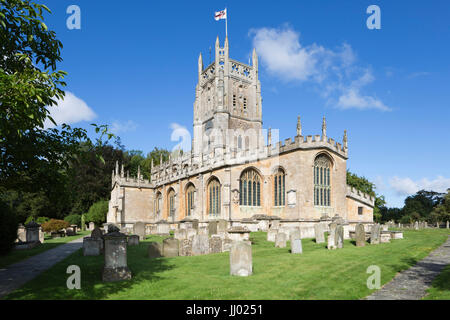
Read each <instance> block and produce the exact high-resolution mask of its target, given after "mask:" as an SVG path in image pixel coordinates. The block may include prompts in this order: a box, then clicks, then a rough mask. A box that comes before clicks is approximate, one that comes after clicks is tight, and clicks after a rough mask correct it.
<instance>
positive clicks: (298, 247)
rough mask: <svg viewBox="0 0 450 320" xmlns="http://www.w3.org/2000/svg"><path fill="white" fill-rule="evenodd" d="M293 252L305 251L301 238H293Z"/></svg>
mask: <svg viewBox="0 0 450 320" xmlns="http://www.w3.org/2000/svg"><path fill="white" fill-rule="evenodd" d="M291 253H303V249H302V240H301V239H298V238H291Z"/></svg>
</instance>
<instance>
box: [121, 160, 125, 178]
mask: <svg viewBox="0 0 450 320" xmlns="http://www.w3.org/2000/svg"><path fill="white" fill-rule="evenodd" d="M124 175H125V170H124V166H123V163H122V167H121V168H120V177H121V178H123V177H124Z"/></svg>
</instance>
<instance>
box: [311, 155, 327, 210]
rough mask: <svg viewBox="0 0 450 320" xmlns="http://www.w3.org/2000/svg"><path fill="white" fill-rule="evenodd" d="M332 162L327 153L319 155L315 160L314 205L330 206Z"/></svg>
mask: <svg viewBox="0 0 450 320" xmlns="http://www.w3.org/2000/svg"><path fill="white" fill-rule="evenodd" d="M330 171H331V162H330V159H329V158H328V157H327V156H325V155H319V156H318V157H317V158H316V160H315V161H314V205H315V206H325V207H329V206H330V203H331V201H330V194H331V179H330Z"/></svg>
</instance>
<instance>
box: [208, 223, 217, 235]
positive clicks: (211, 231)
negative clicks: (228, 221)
mask: <svg viewBox="0 0 450 320" xmlns="http://www.w3.org/2000/svg"><path fill="white" fill-rule="evenodd" d="M208 234H209V235H210V236H212V235H213V234H217V221H210V222H209V223H208Z"/></svg>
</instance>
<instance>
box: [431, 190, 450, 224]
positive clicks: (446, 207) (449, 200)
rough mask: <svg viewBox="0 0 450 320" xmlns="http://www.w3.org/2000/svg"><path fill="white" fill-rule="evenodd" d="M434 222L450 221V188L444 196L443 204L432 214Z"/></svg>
mask: <svg viewBox="0 0 450 320" xmlns="http://www.w3.org/2000/svg"><path fill="white" fill-rule="evenodd" d="M432 215H433V218H434V221H432V222H437V221H450V188H449V189H447V194H446V195H445V196H444V198H443V201H442V203H440V204H438V205H437V206H436V207H435V208H434V210H433V212H432Z"/></svg>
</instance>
